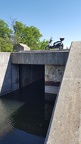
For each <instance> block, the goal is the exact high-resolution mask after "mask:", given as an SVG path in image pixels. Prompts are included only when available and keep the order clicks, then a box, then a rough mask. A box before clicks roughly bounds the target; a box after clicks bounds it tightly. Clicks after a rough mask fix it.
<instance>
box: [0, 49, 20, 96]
mask: <svg viewBox="0 0 81 144" xmlns="http://www.w3.org/2000/svg"><path fill="white" fill-rule="evenodd" d="M18 79H19V73H18V66H17V65H13V64H11V53H9V52H0V95H3V94H5V93H9V92H11V91H14V90H16V89H18V87H19V82H18Z"/></svg>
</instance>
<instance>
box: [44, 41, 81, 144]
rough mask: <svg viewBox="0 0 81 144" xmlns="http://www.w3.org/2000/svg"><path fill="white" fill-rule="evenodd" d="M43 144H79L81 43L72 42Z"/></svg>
mask: <svg viewBox="0 0 81 144" xmlns="http://www.w3.org/2000/svg"><path fill="white" fill-rule="evenodd" d="M45 144H81V42H73V43H72V45H71V49H70V53H69V57H68V61H67V64H66V68H65V72H64V76H63V80H62V84H61V87H60V91H59V94H58V98H57V101H56V106H55V107H54V109H53V113H52V117H51V121H50V125H49V129H48V133H47V137H46V141H45Z"/></svg>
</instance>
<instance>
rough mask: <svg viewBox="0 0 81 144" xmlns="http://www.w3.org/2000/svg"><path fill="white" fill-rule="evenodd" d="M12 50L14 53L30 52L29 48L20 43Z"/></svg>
mask: <svg viewBox="0 0 81 144" xmlns="http://www.w3.org/2000/svg"><path fill="white" fill-rule="evenodd" d="M13 50H14V51H16V52H19V51H23V50H30V48H29V47H28V46H27V45H25V44H23V43H20V44H16V45H15V46H14V47H13Z"/></svg>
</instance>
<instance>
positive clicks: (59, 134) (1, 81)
mask: <svg viewBox="0 0 81 144" xmlns="http://www.w3.org/2000/svg"><path fill="white" fill-rule="evenodd" d="M68 52H69V51H68V50H67V51H64V50H63V51H35V52H34V51H30V52H29V51H28V52H24V53H22V52H21V53H12V54H11V55H10V53H0V67H1V68H0V89H1V90H0V92H1V95H2V94H4V93H7V92H10V91H14V90H17V89H19V88H22V87H24V86H25V85H28V84H30V83H32V82H35V81H37V80H40V79H43V80H44V69H47V70H46V77H45V80H46V83H50V85H51V84H53V83H55V82H56V84H58V82H59V81H60V82H61V81H62V82H61V85H60V89H59V93H58V90H57V92H56V93H58V97H57V100H56V104H55V106H54V109H53V113H52V116H51V120H50V124H49V128H48V132H47V136H46V140H45V144H80V143H81V42H73V43H72V45H71V49H70V53H69V57H68ZM67 59H68V61H67ZM66 61H67V64H66ZM44 65H46V66H45V67H44ZM65 65H66V67H65V68H64V66H65ZM64 69H65V71H64ZM63 72H64V75H63ZM62 77H63V79H62ZM49 88H50V87H49ZM51 90H52V92H53V93H54V91H53V89H51ZM51 90H50V89H49V91H50V92H51ZM55 91H56V90H55Z"/></svg>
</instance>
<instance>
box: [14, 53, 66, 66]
mask: <svg viewBox="0 0 81 144" xmlns="http://www.w3.org/2000/svg"><path fill="white" fill-rule="evenodd" d="M68 54H69V50H62V51H55V50H52V51H51V50H50V51H49V50H48V51H44V50H43V51H36V50H35V51H26V52H24V51H23V52H20V53H17V52H15V53H12V54H11V57H12V63H13V64H33V65H34V64H36V65H37V64H38V65H46V64H54V65H65V64H66V61H67V58H68Z"/></svg>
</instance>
